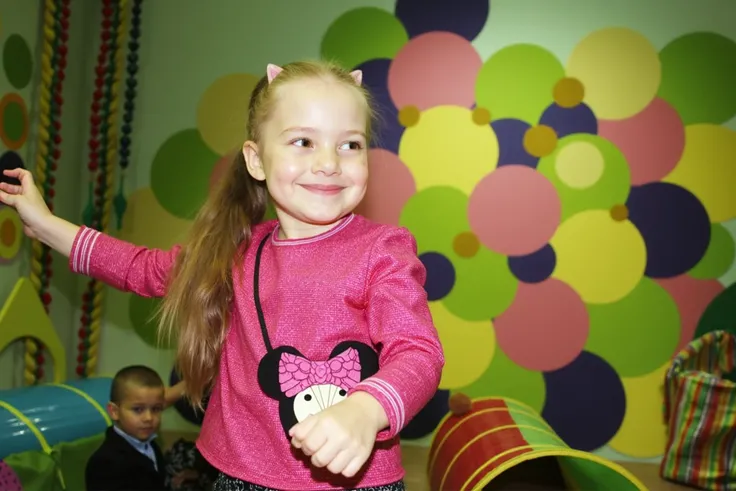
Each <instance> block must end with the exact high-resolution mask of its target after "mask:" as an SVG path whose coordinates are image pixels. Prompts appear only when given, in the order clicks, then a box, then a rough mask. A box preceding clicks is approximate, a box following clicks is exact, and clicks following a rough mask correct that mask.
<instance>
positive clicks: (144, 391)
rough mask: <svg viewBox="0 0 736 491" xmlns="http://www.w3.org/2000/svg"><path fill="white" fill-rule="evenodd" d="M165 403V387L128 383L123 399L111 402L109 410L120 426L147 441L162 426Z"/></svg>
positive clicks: (108, 406)
mask: <svg viewBox="0 0 736 491" xmlns="http://www.w3.org/2000/svg"><path fill="white" fill-rule="evenodd" d="M164 403H165V401H164V388H163V387H140V386H136V385H131V384H128V385H127V386H126V387H125V390H124V391H123V398H122V400H121V401H120V402H119V403H118V404H115V403H113V402H110V403H109V404H108V405H107V410H108V413H109V414H110V418H112V420H113V421H115V424H116V425H117V426H118V428H120V429H121V430H123V431H124V432H125V433H127V434H128V435H130V436H132V437H133V438H137V439H138V440H141V441H145V440H147V439H149V438H150V437H151V435H153V434H154V433H156V432H157V431H158V429H159V427H160V426H161V413H162V412H163V410H164Z"/></svg>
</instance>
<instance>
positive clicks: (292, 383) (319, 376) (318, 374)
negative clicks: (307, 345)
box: [279, 348, 360, 397]
mask: <svg viewBox="0 0 736 491" xmlns="http://www.w3.org/2000/svg"><path fill="white" fill-rule="evenodd" d="M358 382H360V358H359V357H358V350H356V349H355V348H348V349H347V350H345V351H343V352H342V353H340V354H339V355H337V356H336V357H334V358H332V359H329V360H327V361H310V360H307V359H306V358H302V357H301V356H297V355H292V354H291V353H282V354H281V359H280V360H279V383H280V384H281V392H283V393H284V394H285V395H286V397H292V396H294V395H296V394H298V393H299V392H301V391H303V390H305V389H308V388H309V387H311V386H313V385H323V384H332V385H336V386H338V387H340V388H342V389H345V390H350V389H352V388H353V387H355V386H356V385H357V384H358Z"/></svg>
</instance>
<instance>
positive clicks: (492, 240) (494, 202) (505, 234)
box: [468, 165, 562, 256]
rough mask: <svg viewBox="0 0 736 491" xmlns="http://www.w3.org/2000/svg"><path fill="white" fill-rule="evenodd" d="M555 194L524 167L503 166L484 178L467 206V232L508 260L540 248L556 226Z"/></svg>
mask: <svg viewBox="0 0 736 491" xmlns="http://www.w3.org/2000/svg"><path fill="white" fill-rule="evenodd" d="M561 214H562V205H561V204H560V198H559V196H558V195H557V190H556V189H555V188H554V186H553V185H552V183H551V182H550V181H549V180H548V179H547V178H546V177H545V176H544V175H542V174H541V173H539V172H537V171H536V170H535V169H532V168H531V167H527V166H525V165H504V166H502V167H499V168H497V169H495V170H494V171H493V172H491V173H490V174H488V175H487V176H486V177H484V178H483V179H482V180H481V181H480V182H479V183H478V184H477V185H476V187H475V188H474V189H473V192H472V194H471V195H470V201H469V204H468V220H469V222H470V228H471V230H472V231H473V232H475V234H476V235H477V236H478V239H479V240H480V241H481V243H482V244H483V245H485V246H486V247H488V248H489V249H490V250H492V251H495V252H498V253H501V254H506V255H509V256H524V255H526V254H531V253H532V252H534V251H537V250H539V249H540V248H542V247H543V246H544V245H545V244H546V243H547V242H548V241H549V239H550V238H551V237H552V235H554V233H555V231H556V230H557V227H558V226H559V224H560V217H561Z"/></svg>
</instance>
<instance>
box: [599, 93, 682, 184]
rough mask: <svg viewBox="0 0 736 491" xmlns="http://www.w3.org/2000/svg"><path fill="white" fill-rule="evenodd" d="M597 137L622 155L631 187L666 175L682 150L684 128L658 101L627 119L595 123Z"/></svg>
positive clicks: (676, 115) (670, 108) (666, 106)
mask: <svg viewBox="0 0 736 491" xmlns="http://www.w3.org/2000/svg"><path fill="white" fill-rule="evenodd" d="M598 134H599V135H600V136H602V137H603V138H606V139H607V140H610V141H611V142H613V144H615V145H616V146H617V147H618V148H619V150H621V152H622V153H623V154H624V156H625V157H626V161H627V162H628V163H629V169H631V184H632V185H634V186H638V185H641V184H646V183H649V182H655V181H660V180H661V179H662V178H664V177H665V176H667V174H669V173H670V172H671V171H672V169H674V168H675V166H676V165H677V163H678V162H679V161H680V157H682V152H683V150H684V149H685V126H684V125H683V124H682V119H681V118H680V115H679V114H678V113H677V111H675V109H674V108H673V107H672V106H670V105H669V104H668V103H667V101H665V100H663V99H659V98H656V99H654V100H653V101H652V102H651V103H650V104H649V105H648V106H647V107H645V108H644V109H643V110H642V111H641V112H639V113H637V114H635V115H633V116H631V117H629V118H626V119H621V120H614V121H610V120H600V121H598Z"/></svg>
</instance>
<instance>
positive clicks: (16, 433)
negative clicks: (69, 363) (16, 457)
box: [0, 377, 112, 460]
mask: <svg viewBox="0 0 736 491" xmlns="http://www.w3.org/2000/svg"><path fill="white" fill-rule="evenodd" d="M111 384H112V379H111V378H109V377H99V378H89V379H85V380H75V381H69V382H66V383H64V384H45V385H39V386H35V387H23V388H19V389H11V390H3V391H0V460H2V459H4V458H5V457H7V456H8V455H12V454H14V453H20V452H25V451H28V450H39V451H49V449H50V448H51V447H53V446H54V445H56V444H57V443H61V442H71V441H74V440H78V439H80V438H85V437H89V436H93V435H97V434H99V433H102V432H103V431H105V429H106V428H107V427H108V426H109V425H110V424H111V421H110V419H109V416H108V415H107V411H106V409H105V406H106V405H107V403H108V401H109V400H110V386H111Z"/></svg>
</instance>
